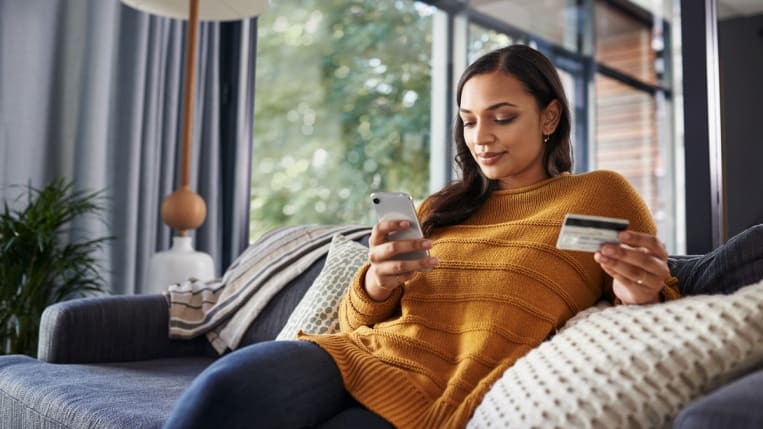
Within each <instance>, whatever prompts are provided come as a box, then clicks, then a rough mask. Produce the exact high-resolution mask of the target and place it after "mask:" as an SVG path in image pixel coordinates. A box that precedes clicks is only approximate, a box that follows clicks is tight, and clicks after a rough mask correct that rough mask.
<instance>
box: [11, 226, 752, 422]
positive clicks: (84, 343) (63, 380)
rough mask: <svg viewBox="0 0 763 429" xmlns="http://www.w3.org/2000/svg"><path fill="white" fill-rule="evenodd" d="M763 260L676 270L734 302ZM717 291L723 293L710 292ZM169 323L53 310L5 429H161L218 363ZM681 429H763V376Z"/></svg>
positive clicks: (737, 251)
mask: <svg viewBox="0 0 763 429" xmlns="http://www.w3.org/2000/svg"><path fill="white" fill-rule="evenodd" d="M361 240H367V237H365V238H363V239H361ZM762 255H763V225H759V226H757V227H754V228H751V229H750V230H748V231H745V233H743V234H740V235H739V236H737V237H735V238H734V239H732V240H730V241H729V242H728V243H727V244H726V245H725V246H723V247H721V248H719V249H717V250H716V251H714V252H712V253H710V254H708V255H703V256H683V257H672V258H671V260H670V265H671V270H672V271H673V272H674V274H676V275H677V276H678V277H679V278H681V279H685V280H684V281H683V282H682V284H683V285H684V289H683V292H684V293H708V292H730V291H732V290H734V289H735V288H738V287H739V286H742V285H744V284H748V283H752V282H753V281H755V280H758V279H760V278H763V259H762V258H761V256H762ZM324 262H325V257H323V258H321V259H319V260H318V261H316V262H315V263H314V264H313V265H312V266H311V267H310V268H309V269H308V270H306V271H305V272H304V273H303V274H301V275H300V276H299V277H297V278H296V279H294V280H293V281H292V282H291V283H290V285H289V286H288V287H287V288H285V289H284V290H282V291H281V292H280V293H279V294H278V295H276V296H275V297H274V298H273V299H272V300H271V301H270V302H269V304H268V305H267V307H266V308H265V309H264V310H263V313H261V315H260V316H259V317H258V318H257V320H256V321H255V323H253V324H252V326H250V327H249V328H248V331H247V333H246V335H245V338H244V341H243V344H250V343H254V342H258V341H263V340H267V339H273V338H275V336H276V335H277V334H278V332H279V331H280V329H281V327H282V326H283V325H284V324H285V322H286V320H287V319H288V317H289V314H290V313H291V311H292V309H293V308H294V307H295V306H296V305H297V303H298V302H299V300H300V299H301V297H302V296H303V295H304V293H305V292H306V291H307V289H308V288H309V287H310V285H311V283H312V280H313V279H314V278H315V277H316V276H317V275H318V274H319V272H320V270H321V268H322V266H323V264H324ZM703 280H708V281H703ZM718 284H722V285H723V287H724V288H725V290H712V291H711V290H707V288H708V287H709V286H708V285H718ZM714 287H715V286H714ZM167 321H168V314H167V303H166V300H165V298H164V297H163V296H161V295H133V296H108V297H98V298H87V299H80V300H74V301H68V302H63V303H59V304H56V305H53V306H51V307H49V308H48V309H47V310H46V311H45V313H44V315H43V320H42V326H41V328H40V343H39V355H38V358H37V359H34V358H31V357H28V356H20V355H11V356H2V357H0V429H6V428H50V429H60V428H104V429H105V428H130V429H139V428H159V427H161V426H162V424H163V422H164V421H165V419H166V418H167V416H168V414H169V413H170V411H171V409H172V407H173V404H174V402H175V401H176V400H177V398H178V397H179V396H180V394H181V392H182V391H183V390H184V389H185V388H186V386H187V385H188V384H189V383H190V381H191V380H192V379H193V378H194V377H195V376H196V375H197V374H199V373H200V372H201V371H202V370H203V369H204V368H205V367H207V366H208V365H209V364H210V363H211V362H212V361H213V360H214V359H215V358H216V353H215V352H214V351H213V350H212V348H211V347H210V346H209V344H208V343H207V341H206V339H205V338H197V339H194V340H189V341H175V340H170V339H168V338H167ZM675 427H677V428H682V429H685V428H704V427H708V428H709V427H734V428H744V427H763V370H761V371H758V372H753V373H750V374H748V375H746V376H744V377H743V378H741V379H739V380H737V381H736V382H734V383H731V384H729V385H726V386H723V387H722V388H720V389H718V390H717V391H716V392H713V393H711V394H710V395H708V396H706V397H704V398H701V399H700V400H698V401H696V402H695V403H693V404H690V405H689V406H688V407H687V408H686V409H684V410H683V412H682V413H681V415H679V417H678V418H677V420H676V423H675Z"/></svg>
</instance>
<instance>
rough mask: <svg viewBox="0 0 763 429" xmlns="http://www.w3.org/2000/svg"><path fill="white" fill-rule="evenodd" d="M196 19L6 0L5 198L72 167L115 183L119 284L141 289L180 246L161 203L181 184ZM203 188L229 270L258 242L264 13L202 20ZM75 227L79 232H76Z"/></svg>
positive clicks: (67, 2) (0, 88)
mask: <svg viewBox="0 0 763 429" xmlns="http://www.w3.org/2000/svg"><path fill="white" fill-rule="evenodd" d="M184 35H185V23H184V22H183V21H180V20H172V19H167V18H161V17H155V16H150V15H147V14H145V13H142V12H139V11H136V10H133V9H131V8H129V7H127V6H123V5H122V4H121V3H120V2H119V1H118V0H25V1H17V0H0V168H1V170H0V196H2V198H3V199H4V200H8V199H9V198H12V197H13V195H12V194H13V192H14V191H13V190H12V188H8V185H10V184H19V183H20V184H26V183H31V184H32V185H34V186H38V187H39V186H43V185H44V184H45V183H47V182H48V181H49V180H50V179H51V178H53V177H56V176H64V177H67V178H70V179H73V180H74V181H75V187H76V188H77V189H88V190H95V189H105V190H106V194H107V195H108V198H109V210H108V213H107V216H106V224H102V223H98V222H95V221H92V220H89V221H88V222H87V223H86V224H84V225H78V227H79V228H76V229H75V231H77V230H79V231H86V233H87V234H90V235H113V236H115V240H113V241H112V242H111V243H110V245H109V247H108V248H107V249H105V250H104V252H103V254H102V255H99V256H100V257H101V260H102V262H103V266H104V269H105V270H104V277H106V279H107V281H108V283H109V287H110V289H111V291H112V292H114V293H139V292H141V287H142V285H143V284H144V281H145V277H146V275H147V267H148V261H149V258H150V257H151V255H152V254H154V253H155V252H156V251H159V250H166V249H168V248H169V245H170V241H171V231H170V230H169V228H168V227H166V226H165V225H164V224H163V223H162V221H161V218H160V215H159V212H160V205H161V201H162V199H163V198H164V196H166V195H167V194H169V193H170V192H172V191H173V190H174V189H175V187H176V182H177V167H178V165H177V163H178V155H179V151H180V140H181V137H182V136H181V129H182V128H181V125H182V124H181V120H182V114H181V108H182V101H183V85H182V82H183V80H182V79H183V69H184V56H185V45H184ZM199 48H200V50H199V55H198V71H197V76H198V80H197V82H198V86H197V90H196V91H197V97H196V106H195V120H194V124H195V129H194V139H193V155H192V164H193V166H192V168H191V187H192V188H193V189H194V190H195V191H196V192H198V193H199V194H200V195H201V196H202V197H203V198H204V199H205V201H206V203H207V219H206V221H205V223H204V224H203V225H202V227H200V228H199V229H198V230H196V231H195V232H194V233H193V234H194V242H195V247H196V248H197V249H198V250H201V251H205V252H208V253H210V254H211V255H212V257H213V259H214V260H215V266H216V270H217V272H218V274H219V273H220V272H221V271H222V270H223V269H224V268H225V267H227V265H228V264H229V263H230V261H231V260H232V259H233V258H234V257H235V256H236V255H237V254H238V253H240V251H241V250H242V249H243V248H244V247H245V246H246V244H247V240H248V238H247V237H248V201H249V168H250V164H249V159H250V151H251V140H252V122H253V97H254V88H253V85H254V58H255V54H256V21H255V20H253V19H252V20H245V21H240V22H231V23H202V25H201V28H200V32H199ZM75 233H76V232H75Z"/></svg>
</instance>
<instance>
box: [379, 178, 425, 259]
mask: <svg viewBox="0 0 763 429" xmlns="http://www.w3.org/2000/svg"><path fill="white" fill-rule="evenodd" d="M371 205H372V206H373V207H374V211H375V212H376V217H377V218H378V219H379V221H382V220H407V221H409V222H410V223H411V226H410V227H409V228H408V229H405V230H402V231H397V232H393V233H392V234H390V235H389V239H390V240H417V239H420V238H424V234H423V233H422V232H421V224H420V223H419V218H418V217H417V216H416V207H415V206H414V205H413V198H411V196H410V195H408V194H407V193H405V192H374V193H373V194H371ZM428 256H429V252H428V251H426V250H417V251H415V252H409V253H401V254H399V255H397V259H403V260H411V259H422V258H426V257H428Z"/></svg>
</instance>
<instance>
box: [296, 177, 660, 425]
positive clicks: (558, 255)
mask: <svg viewBox="0 0 763 429" xmlns="http://www.w3.org/2000/svg"><path fill="white" fill-rule="evenodd" d="M423 206H424V207H425V206H426V204H424V205H423ZM566 213H579V214H589V215H597V216H609V217H618V218H624V219H628V220H629V221H630V227H629V228H630V229H632V230H635V231H642V232H647V233H651V234H653V233H655V225H654V223H653V221H652V218H651V215H650V213H649V210H648V208H647V207H646V205H645V204H644V202H643V201H642V199H641V198H640V197H639V195H638V193H637V192H636V191H635V189H633V187H632V186H631V185H630V184H629V183H628V182H627V180H626V179H625V178H623V177H622V176H620V175H619V174H617V173H613V172H609V171H595V172H591V173H586V174H580V175H562V176H557V177H553V178H550V179H546V180H544V181H542V182H539V183H536V184H533V185H530V186H526V187H522V188H518V189H510V190H499V191H495V192H493V193H492V195H491V196H490V197H489V198H488V200H487V201H486V202H485V203H484V205H483V206H482V207H481V208H480V209H479V210H478V211H477V212H476V213H475V214H474V215H472V216H471V217H470V218H469V219H467V220H466V221H465V222H464V223H462V224H459V225H456V226H450V227H445V228H439V229H437V230H436V231H435V232H434V233H433V235H432V236H431V239H432V243H433V245H432V248H431V251H430V253H431V254H432V256H435V257H437V258H438V259H439V264H438V265H437V267H435V269H434V270H432V271H431V272H427V273H417V274H416V276H415V277H414V278H413V279H411V280H410V281H408V282H407V283H406V284H405V285H404V286H403V287H401V288H398V289H396V290H395V292H394V293H393V294H392V295H391V296H390V297H389V298H388V299H387V300H385V301H383V302H375V301H373V300H372V299H371V298H370V297H369V296H368V295H367V294H366V292H365V289H364V287H363V284H364V278H365V274H366V271H367V270H368V267H369V265H368V264H366V265H365V266H364V267H363V268H361V269H360V271H359V272H358V273H357V275H356V276H355V278H354V279H353V282H352V284H351V285H350V288H349V289H348V293H347V294H346V295H345V297H344V299H343V300H342V302H341V304H340V309H339V318H340V329H341V331H340V333H337V334H331V335H316V336H311V335H305V334H301V335H300V338H302V339H307V340H309V341H313V342H315V343H317V344H318V345H319V346H321V347H322V348H323V349H324V350H326V351H327V352H328V353H329V354H330V355H331V356H332V357H333V359H334V361H335V362H336V364H337V366H338V367H339V370H340V372H341V374H342V378H343V381H344V385H345V387H346V388H347V390H348V391H349V392H350V394H351V395H352V396H353V397H355V399H357V400H358V401H359V402H360V403H362V404H364V405H365V406H366V407H368V408H369V409H371V410H372V411H374V412H376V413H377V414H379V415H381V416H382V417H384V418H385V419H387V420H388V421H390V422H391V423H392V424H394V425H395V426H396V427H399V428H417V429H419V428H460V427H464V426H465V425H466V423H467V422H468V420H469V418H470V416H471V414H472V412H473V411H474V409H475V408H476V406H477V405H478V404H479V402H480V400H481V399H482V397H483V396H484V395H485V393H486V392H487V391H488V389H489V388H490V386H491V385H492V384H493V383H494V382H495V381H496V380H497V379H498V378H499V377H500V375H501V374H502V373H503V372H504V371H505V370H506V368H508V367H510V366H511V365H512V364H513V363H514V362H515V361H516V360H517V359H518V358H520V357H521V356H523V355H524V354H526V353H527V352H528V351H530V350H531V349H532V348H534V347H536V346H538V345H539V344H540V343H541V342H543V341H544V340H545V339H547V338H548V337H549V336H551V335H553V334H554V332H555V331H556V330H557V329H559V328H560V327H561V326H562V325H563V324H564V323H565V321H567V320H568V319H569V318H570V317H572V316H573V315H575V314H576V313H577V312H579V311H581V310H583V309H586V308H588V307H590V306H592V305H593V304H594V303H596V302H597V301H598V300H600V299H601V298H602V297H603V296H608V297H610V298H611V281H612V280H611V278H609V277H608V276H606V275H605V273H604V272H603V270H602V269H601V267H600V266H599V265H598V264H597V263H596V262H595V261H594V259H593V254H591V253H585V252H573V251H563V250H558V249H556V247H555V243H556V239H557V236H558V234H559V230H560V228H561V224H562V220H563V218H564V215H565V214H566Z"/></svg>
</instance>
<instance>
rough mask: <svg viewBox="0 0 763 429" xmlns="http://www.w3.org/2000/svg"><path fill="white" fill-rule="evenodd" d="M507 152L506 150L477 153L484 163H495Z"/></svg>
mask: <svg viewBox="0 0 763 429" xmlns="http://www.w3.org/2000/svg"><path fill="white" fill-rule="evenodd" d="M505 153H506V152H482V153H478V154H477V158H478V159H479V160H480V163H482V164H483V165H493V164H495V163H497V162H498V160H499V159H500V158H501V157H502V156H503V154H505Z"/></svg>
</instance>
